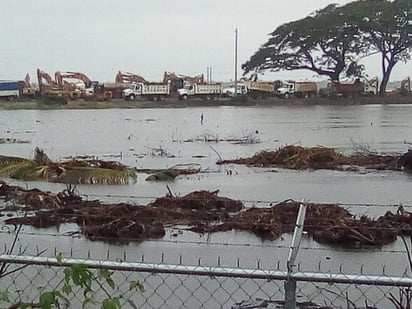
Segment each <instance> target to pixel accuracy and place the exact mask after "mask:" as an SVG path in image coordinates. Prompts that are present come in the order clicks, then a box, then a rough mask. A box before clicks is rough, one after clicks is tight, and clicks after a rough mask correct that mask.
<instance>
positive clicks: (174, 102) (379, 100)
mask: <svg viewBox="0 0 412 309" xmlns="http://www.w3.org/2000/svg"><path fill="white" fill-rule="evenodd" d="M64 103H65V102H64ZM363 104H412V96H393V97H380V96H373V97H355V98H351V97H347V98H320V97H316V98H306V99H298V98H290V99H280V98H276V97H270V98H266V99H253V98H249V97H243V96H242V97H238V98H222V99H219V100H211V101H206V100H202V99H189V100H186V101H181V100H178V99H177V98H167V99H165V100H162V101H149V100H136V101H125V100H121V99H113V100H109V101H84V100H74V101H68V102H67V103H66V104H62V102H61V101H56V102H53V101H45V100H42V99H35V100H17V101H14V102H7V101H0V110H10V109H13V110H14V109H105V108H184V107H195V106H209V107H210V106H276V105H303V106H305V105H363Z"/></svg>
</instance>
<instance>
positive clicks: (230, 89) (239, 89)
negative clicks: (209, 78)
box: [222, 83, 248, 98]
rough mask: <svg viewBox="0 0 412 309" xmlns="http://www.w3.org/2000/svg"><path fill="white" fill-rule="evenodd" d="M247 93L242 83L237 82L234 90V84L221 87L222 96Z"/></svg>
mask: <svg viewBox="0 0 412 309" xmlns="http://www.w3.org/2000/svg"><path fill="white" fill-rule="evenodd" d="M247 93H248V89H247V87H246V85H245V84H244V83H237V84H236V91H235V85H234V84H229V85H227V86H226V87H223V88H222V97H226V98H227V97H234V96H236V95H245V94H247Z"/></svg>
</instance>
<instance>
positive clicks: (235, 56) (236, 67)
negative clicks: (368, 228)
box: [235, 28, 237, 96]
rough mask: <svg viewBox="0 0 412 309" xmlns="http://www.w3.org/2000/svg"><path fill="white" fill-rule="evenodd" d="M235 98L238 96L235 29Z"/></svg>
mask: <svg viewBox="0 0 412 309" xmlns="http://www.w3.org/2000/svg"><path fill="white" fill-rule="evenodd" d="M235 96H237V28H236V29H235Z"/></svg>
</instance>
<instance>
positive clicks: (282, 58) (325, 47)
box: [242, 4, 366, 80]
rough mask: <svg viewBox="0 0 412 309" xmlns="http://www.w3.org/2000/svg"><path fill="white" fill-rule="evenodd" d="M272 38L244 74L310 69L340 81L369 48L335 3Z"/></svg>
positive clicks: (285, 27)
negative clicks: (359, 55) (343, 73)
mask: <svg viewBox="0 0 412 309" xmlns="http://www.w3.org/2000/svg"><path fill="white" fill-rule="evenodd" d="M270 35H271V37H270V38H269V40H268V41H267V42H266V43H265V44H264V45H263V46H262V47H261V48H260V49H259V50H258V51H257V52H256V53H255V54H254V55H253V56H252V57H251V58H250V60H249V61H248V62H246V63H245V64H244V65H243V66H242V67H243V69H244V70H245V73H248V72H251V71H253V70H254V71H256V72H262V71H264V70H267V69H270V70H272V71H279V70H298V69H307V70H311V71H313V72H315V73H317V74H319V75H327V76H329V77H330V78H331V79H332V80H339V76H340V74H341V73H342V72H343V71H344V69H345V68H347V67H348V66H349V65H350V64H352V66H353V65H354V63H355V64H356V57H357V55H358V54H359V53H362V52H363V50H364V49H365V48H366V46H365V44H364V42H363V39H362V37H361V34H360V32H359V29H358V28H357V27H356V26H354V25H351V24H348V23H347V21H346V16H345V15H342V14H341V12H340V9H339V7H338V6H337V5H336V4H331V5H328V6H327V7H325V8H324V9H322V10H319V11H317V12H315V13H314V14H313V15H312V16H308V17H306V18H304V19H301V20H297V21H294V22H291V23H287V24H284V25H281V26H280V27H278V28H277V29H276V30H275V31H274V32H272V33H271V34H270Z"/></svg>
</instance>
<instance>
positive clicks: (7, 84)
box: [0, 80, 20, 101]
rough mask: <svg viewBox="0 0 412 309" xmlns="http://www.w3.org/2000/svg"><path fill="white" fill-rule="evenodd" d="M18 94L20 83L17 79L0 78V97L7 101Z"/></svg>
mask: <svg viewBox="0 0 412 309" xmlns="http://www.w3.org/2000/svg"><path fill="white" fill-rule="evenodd" d="M19 96H20V85H19V82H18V81H13V80H0V97H2V98H6V99H7V100H8V101H14V100H15V99H17V98H18V97H19Z"/></svg>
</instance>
